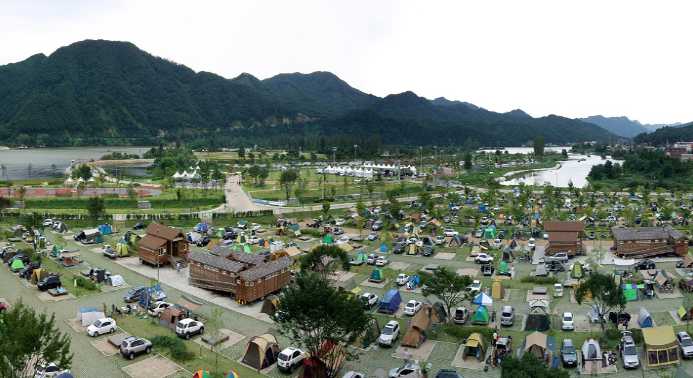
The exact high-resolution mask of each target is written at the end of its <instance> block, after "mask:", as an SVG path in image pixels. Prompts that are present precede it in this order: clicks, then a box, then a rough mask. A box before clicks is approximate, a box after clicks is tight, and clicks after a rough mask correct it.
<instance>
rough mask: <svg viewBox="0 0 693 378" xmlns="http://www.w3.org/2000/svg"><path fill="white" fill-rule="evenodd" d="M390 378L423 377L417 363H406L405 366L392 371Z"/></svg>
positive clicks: (389, 374) (389, 373)
mask: <svg viewBox="0 0 693 378" xmlns="http://www.w3.org/2000/svg"><path fill="white" fill-rule="evenodd" d="M387 376H388V378H419V377H421V376H422V374H421V367H419V365H417V364H416V363H415V362H406V363H405V364H404V365H403V366H401V367H398V368H394V369H390V371H389V372H388V374H387Z"/></svg>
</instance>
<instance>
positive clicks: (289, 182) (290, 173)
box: [279, 169, 298, 201]
mask: <svg viewBox="0 0 693 378" xmlns="http://www.w3.org/2000/svg"><path fill="white" fill-rule="evenodd" d="M296 180H298V172H296V171H295V170H293V169H287V170H285V171H282V174H281V176H279V185H281V186H282V187H283V188H284V192H285V193H286V200H287V201H288V200H289V197H290V196H291V187H292V186H293V185H294V183H295V182H296Z"/></svg>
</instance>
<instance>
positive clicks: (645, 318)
mask: <svg viewBox="0 0 693 378" xmlns="http://www.w3.org/2000/svg"><path fill="white" fill-rule="evenodd" d="M638 325H639V326H640V328H651V327H654V322H653V321H652V315H650V312H649V311H647V309H646V308H645V307H640V314H638Z"/></svg>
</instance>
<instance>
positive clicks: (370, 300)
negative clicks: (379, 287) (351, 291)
mask: <svg viewBox="0 0 693 378" xmlns="http://www.w3.org/2000/svg"><path fill="white" fill-rule="evenodd" d="M378 299H379V298H378V296H377V295H375V294H373V293H363V294H361V302H363V305H364V306H366V308H371V307H373V306H375V305H376V304H378Z"/></svg>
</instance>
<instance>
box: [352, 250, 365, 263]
mask: <svg viewBox="0 0 693 378" xmlns="http://www.w3.org/2000/svg"><path fill="white" fill-rule="evenodd" d="M352 261H353V262H354V264H362V263H365V262H366V261H368V256H366V252H364V251H358V253H356V256H355V257H354V259H353V260H352Z"/></svg>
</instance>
